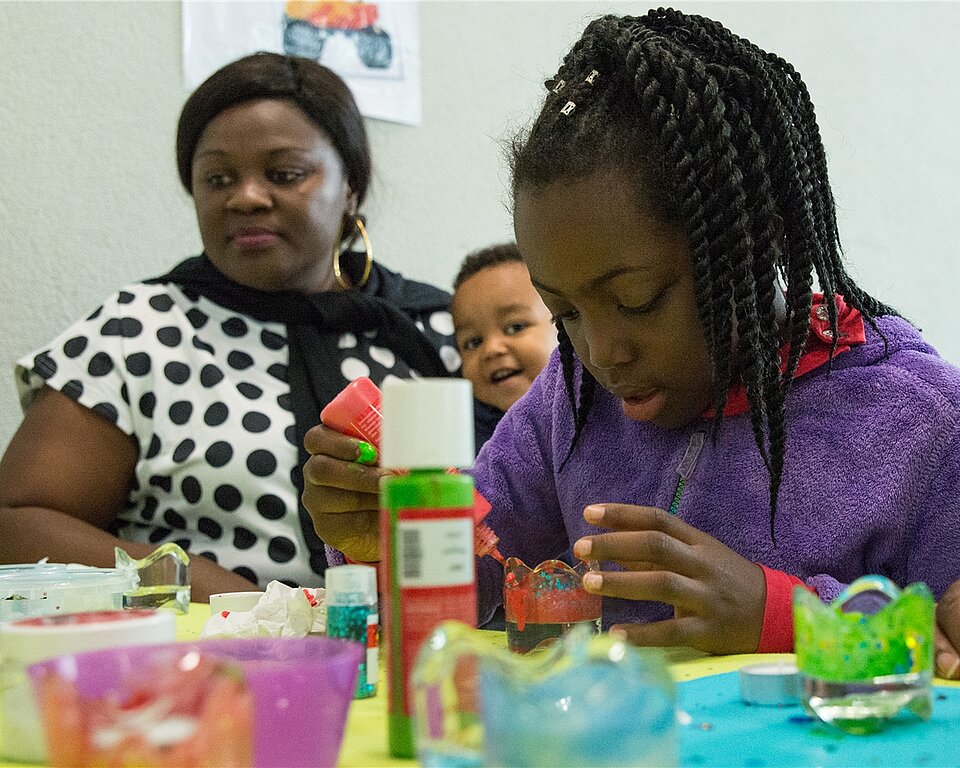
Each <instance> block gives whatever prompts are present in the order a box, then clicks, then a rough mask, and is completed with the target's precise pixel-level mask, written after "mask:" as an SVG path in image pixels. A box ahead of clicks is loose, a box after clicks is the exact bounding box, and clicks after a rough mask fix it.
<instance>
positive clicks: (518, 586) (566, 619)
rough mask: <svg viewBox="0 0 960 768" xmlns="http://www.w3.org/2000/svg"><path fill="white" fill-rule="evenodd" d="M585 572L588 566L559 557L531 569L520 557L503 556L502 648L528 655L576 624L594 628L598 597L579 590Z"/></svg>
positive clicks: (596, 623) (597, 614)
mask: <svg viewBox="0 0 960 768" xmlns="http://www.w3.org/2000/svg"><path fill="white" fill-rule="evenodd" d="M588 570H591V566H590V564H588V563H585V562H583V561H580V562H579V563H577V565H576V566H575V567H571V566H569V565H567V564H566V563H565V562H563V561H562V560H545V561H544V562H542V563H540V565H538V566H537V567H536V568H530V567H529V566H528V565H526V564H525V563H524V562H523V561H522V560H520V559H519V558H516V557H510V558H507V561H506V562H505V563H504V566H503V573H504V579H503V605H504V614H505V618H506V626H507V647H508V648H509V649H510V650H511V651H515V652H516V653H528V652H529V651H532V650H534V649H535V648H538V647H540V646H541V645H544V644H548V643H550V642H553V641H554V640H556V639H557V638H558V637H561V636H562V635H564V634H566V633H567V632H568V631H570V629H572V628H573V627H575V626H581V625H582V626H585V627H587V628H589V629H591V630H592V631H593V632H594V633H596V632H599V631H600V613H601V598H600V595H593V594H590V593H589V592H587V591H586V590H585V589H584V588H583V575H584V574H585V573H586V572H587V571H588Z"/></svg>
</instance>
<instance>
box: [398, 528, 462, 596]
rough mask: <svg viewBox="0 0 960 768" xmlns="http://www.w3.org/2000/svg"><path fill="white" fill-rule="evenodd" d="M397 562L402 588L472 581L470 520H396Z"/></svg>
mask: <svg viewBox="0 0 960 768" xmlns="http://www.w3.org/2000/svg"><path fill="white" fill-rule="evenodd" d="M397 566H398V568H397V581H398V582H399V583H400V587H401V589H402V588H404V587H454V586H462V585H464V584H471V583H473V568H474V565H473V523H472V521H471V520H470V519H467V518H462V517H461V518H459V519H454V520H449V519H444V520H398V521H397Z"/></svg>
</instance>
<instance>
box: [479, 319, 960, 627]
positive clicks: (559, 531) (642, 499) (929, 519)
mask: <svg viewBox="0 0 960 768" xmlns="http://www.w3.org/2000/svg"><path fill="white" fill-rule="evenodd" d="M877 322H878V325H879V327H880V328H881V330H882V331H883V333H884V335H885V336H886V339H887V350H886V354H885V351H884V341H883V339H882V338H880V337H879V336H878V335H877V334H876V333H875V332H874V331H873V330H872V329H871V328H870V327H869V326H867V328H866V343H865V344H863V345H859V346H856V347H853V348H852V349H851V350H850V351H848V352H846V353H844V354H842V355H841V356H839V357H837V358H836V359H835V360H834V363H833V367H832V370H829V371H828V367H827V366H822V367H821V368H818V369H815V370H814V371H811V372H810V373H808V374H806V375H804V376H802V377H801V378H799V379H797V380H796V381H795V382H794V384H793V388H792V389H791V392H790V395H789V397H788V400H787V448H786V456H785V467H784V473H783V485H782V486H781V489H780V497H779V508H778V512H777V518H776V533H777V545H776V546H774V544H773V542H772V541H771V538H770V509H769V490H768V488H769V478H768V474H767V471H766V468H765V467H764V464H763V461H762V460H761V458H760V454H759V452H758V450H757V447H756V444H755V442H754V437H753V432H752V430H751V427H750V419H749V416H748V415H743V416H732V417H727V418H725V420H724V425H723V430H722V432H721V434H720V436H719V438H718V440H717V442H716V443H715V444H714V443H712V442H711V441H710V439H709V437H707V439H706V440H705V441H704V443H703V448H702V450H701V451H700V454H699V458H698V460H697V462H696V464H695V466H694V467H693V469H692V471H691V472H689V473H688V474H689V477H688V480H687V482H686V486H685V488H684V491H683V495H682V497H681V501H680V505H679V508H678V511H677V514H678V516H679V517H680V518H681V519H682V520H684V521H685V522H687V523H689V524H691V525H693V526H695V527H697V528H699V529H700V530H702V531H705V532H706V533H709V534H710V535H711V536H714V537H715V538H717V539H719V540H720V541H722V542H723V543H725V544H726V545H727V546H729V547H731V548H732V549H733V550H735V551H737V552H739V553H740V554H741V555H743V556H744V557H746V558H747V559H749V560H751V561H753V562H757V563H762V564H763V565H766V566H768V567H770V568H775V569H778V570H781V571H786V572H787V573H790V574H792V575H794V576H797V577H799V578H801V579H803V580H805V581H806V583H807V584H809V585H810V586H812V587H814V588H815V589H816V590H817V592H818V593H819V594H820V596H821V598H823V599H824V600H828V601H829V600H831V599H833V598H834V597H835V596H836V595H837V594H838V593H839V592H840V591H841V590H842V589H843V587H844V586H845V585H846V584H848V583H849V582H851V581H853V580H854V579H856V578H857V577H858V576H862V575H864V574H882V575H884V576H887V577H889V578H890V579H892V580H893V581H894V582H896V583H897V584H899V585H900V586H904V585H906V584H908V583H910V582H913V581H924V582H926V583H927V584H928V585H929V586H930V588H931V589H932V591H933V592H934V594H935V595H936V596H937V597H938V598H939V596H940V595H941V594H942V593H943V591H944V590H945V589H946V587H947V586H948V585H949V584H950V583H951V582H952V581H954V580H955V579H957V578H958V577H960V555H958V553H960V369H958V368H956V367H954V366H952V365H950V364H949V363H947V362H945V361H944V360H943V359H941V358H940V357H939V356H938V355H937V353H936V352H935V351H934V349H933V348H931V347H930V346H929V345H928V344H927V343H926V342H925V341H924V340H923V338H922V337H921V336H920V334H919V333H918V332H917V331H916V330H915V329H914V328H913V327H912V326H910V325H909V324H908V323H906V322H905V321H903V320H901V319H899V318H895V317H884V318H880V319H879V320H878V321H877ZM708 428H709V422H707V421H706V420H701V421H698V422H696V423H694V424H691V425H689V426H688V427H685V428H683V429H662V428H659V427H656V426H654V425H652V424H649V423H639V422H634V421H631V420H629V419H627V418H626V417H625V416H624V415H623V411H622V407H621V404H620V402H619V401H618V400H617V399H616V398H614V397H613V396H612V395H610V394H609V393H608V392H606V391H605V390H603V389H599V390H598V392H597V396H596V399H595V401H594V404H593V407H592V409H591V411H590V416H589V419H588V420H587V423H586V427H585V429H584V432H583V434H582V435H581V438H580V442H579V444H578V446H577V449H576V451H575V452H574V454H573V456H572V457H571V459H570V461H569V462H567V465H566V466H565V468H564V469H563V471H562V472H561V471H560V470H559V466H560V463H561V462H562V461H563V459H564V457H565V456H566V455H567V451H568V448H569V446H570V441H571V438H572V434H573V419H572V416H571V412H570V407H569V404H568V402H567V394H566V390H565V387H564V383H563V376H562V373H561V367H560V360H559V356H558V355H557V354H556V353H555V354H554V356H553V358H552V359H551V361H550V363H549V365H548V366H547V368H546V369H545V370H544V371H543V373H542V374H541V375H540V376H539V377H538V378H537V380H536V381H535V382H534V384H533V386H532V387H531V389H530V391H529V392H528V393H527V394H526V396H524V398H523V399H521V400H520V401H518V402H517V403H516V404H515V405H514V406H513V407H512V408H511V409H510V410H509V411H508V412H507V415H506V416H505V417H504V418H503V419H502V420H501V422H500V424H499V425H498V427H497V430H496V432H495V433H494V436H493V438H492V439H491V440H490V441H489V442H487V444H486V445H485V446H484V447H483V450H482V451H481V452H480V455H479V456H478V458H477V462H476V464H475V466H474V471H473V474H474V477H475V479H476V484H477V487H478V488H479V489H480V491H481V493H483V495H484V496H486V498H487V499H488V500H489V501H490V502H491V504H492V505H493V509H492V510H491V512H490V514H489V515H488V517H487V523H488V524H489V525H490V527H491V528H493V530H494V531H496V533H497V534H498V535H499V536H500V550H501V551H502V552H503V553H504V554H505V555H508V556H509V555H515V556H518V557H520V558H522V559H523V560H524V561H525V562H526V563H528V564H531V565H533V564H536V563H539V562H541V561H542V560H544V559H546V558H549V557H554V556H556V555H557V554H558V553H560V552H562V551H563V550H565V549H566V548H567V547H568V546H571V545H572V544H573V542H575V541H576V540H577V539H579V538H580V537H581V536H584V535H586V534H590V533H597V532H598V529H596V528H594V527H593V526H590V525H588V524H587V523H586V522H585V521H584V520H583V517H582V513H583V508H584V507H585V506H586V505H588V504H590V503H592V502H621V503H627V504H638V505H643V506H653V507H659V508H661V509H668V508H669V507H670V503H671V501H672V500H673V496H674V492H675V490H676V487H677V479H678V466H679V464H680V462H681V459H682V458H683V456H684V454H685V453H686V452H687V448H688V445H689V444H690V442H691V438H692V437H693V436H694V434H695V433H698V432H707V431H708ZM477 569H478V571H477V579H478V595H479V604H480V620H481V622H482V621H485V620H487V619H488V618H489V616H490V615H491V614H492V613H493V610H494V608H495V607H496V606H497V605H499V604H500V602H501V592H502V585H503V574H502V569H501V567H500V566H499V565H498V564H497V563H496V562H494V561H493V560H492V559H491V558H484V559H482V560H479V561H478V563H477ZM671 615H672V609H671V608H670V607H669V606H667V605H664V604H663V603H656V602H646V601H643V602H641V601H630V600H622V599H613V598H604V606H603V623H604V625H605V626H609V625H610V624H614V623H619V622H638V621H651V620H657V619H662V618H669V616H671Z"/></svg>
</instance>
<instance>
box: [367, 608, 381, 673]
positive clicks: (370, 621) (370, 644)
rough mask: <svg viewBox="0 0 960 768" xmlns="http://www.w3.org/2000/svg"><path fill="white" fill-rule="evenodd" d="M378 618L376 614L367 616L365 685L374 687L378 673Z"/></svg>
mask: <svg viewBox="0 0 960 768" xmlns="http://www.w3.org/2000/svg"><path fill="white" fill-rule="evenodd" d="M379 623H380V617H379V616H378V615H377V614H376V613H371V614H369V615H368V616H367V685H376V684H377V678H378V677H379V673H380V664H379V659H378V656H377V625H378V624H379Z"/></svg>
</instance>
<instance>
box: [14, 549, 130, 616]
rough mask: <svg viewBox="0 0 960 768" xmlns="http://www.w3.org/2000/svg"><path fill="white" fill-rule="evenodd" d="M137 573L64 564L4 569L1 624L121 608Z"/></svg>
mask: <svg viewBox="0 0 960 768" xmlns="http://www.w3.org/2000/svg"><path fill="white" fill-rule="evenodd" d="M138 583H139V578H138V577H137V575H136V573H124V572H123V571H120V570H118V569H116V568H93V567H91V566H87V565H77V564H69V565H67V564H63V563H33V564H30V565H12V566H3V567H2V568H0V622H2V621H9V620H11V619H17V618H23V617H27V616H40V615H45V614H50V613H75V612H78V611H88V610H98V609H105V608H120V607H122V605H123V595H124V593H125V592H129V591H130V590H132V589H134V588H135V587H136V586H137V584H138Z"/></svg>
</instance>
